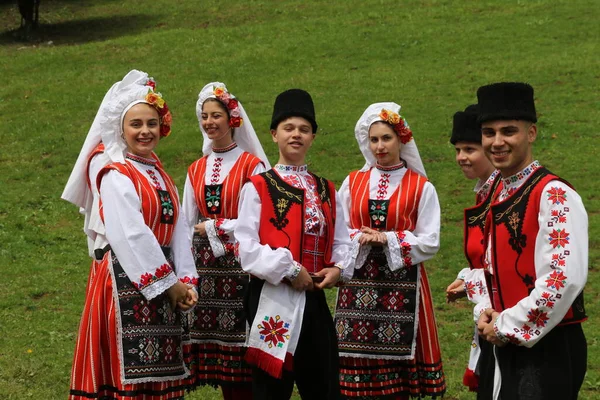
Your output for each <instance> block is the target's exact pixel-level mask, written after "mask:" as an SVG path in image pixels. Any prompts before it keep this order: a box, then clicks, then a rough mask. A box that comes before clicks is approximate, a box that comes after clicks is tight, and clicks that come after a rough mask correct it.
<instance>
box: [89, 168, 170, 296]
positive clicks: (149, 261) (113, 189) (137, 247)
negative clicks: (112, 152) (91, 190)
mask: <svg viewBox="0 0 600 400" xmlns="http://www.w3.org/2000/svg"><path fill="white" fill-rule="evenodd" d="M100 198H101V200H102V207H103V213H104V226H105V227H106V238H107V239H108V242H109V243H110V247H111V249H112V251H113V252H114V253H115V255H116V256H117V258H118V259H119V262H120V264H121V266H122V267H123V270H124V271H125V273H126V274H127V276H128V277H129V280H131V282H132V283H133V285H134V286H136V287H137V288H138V289H139V291H140V292H141V293H142V295H144V297H146V298H147V299H148V300H150V299H153V298H154V297H156V296H158V295H160V294H161V293H163V292H164V291H165V290H167V289H168V288H170V287H171V286H173V285H174V284H175V283H177V277H176V275H175V273H174V271H173V270H172V268H171V266H170V265H169V263H168V262H167V259H166V258H165V256H164V254H163V252H162V250H161V248H160V245H159V243H158V241H157V240H156V237H155V236H154V234H153V233H152V231H151V230H150V228H149V227H148V226H147V225H146V224H145V222H144V217H143V215H142V213H141V211H140V209H141V204H140V198H139V197H138V194H137V192H136V191H135V187H134V186H133V183H132V182H131V180H130V179H129V178H128V177H126V176H125V175H123V174H121V173H120V172H117V171H108V172H107V173H106V175H104V177H103V178H102V183H101V185H100Z"/></svg>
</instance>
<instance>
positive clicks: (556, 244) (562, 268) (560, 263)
mask: <svg viewBox="0 0 600 400" xmlns="http://www.w3.org/2000/svg"><path fill="white" fill-rule="evenodd" d="M538 223H539V228H540V229H539V232H538V234H537V237H536V240H535V272H536V281H535V286H534V288H533V290H532V291H531V293H530V294H529V296H527V297H525V298H523V299H522V300H521V301H519V302H518V303H517V304H516V305H515V306H513V307H511V308H508V309H506V310H504V311H502V313H500V316H499V317H498V318H497V319H496V323H495V326H494V329H495V331H496V335H497V336H498V337H499V338H500V339H502V340H505V341H510V342H512V343H515V344H518V345H522V346H526V347H532V346H533V345H535V344H536V343H537V342H538V341H539V340H540V339H541V338H543V337H544V336H545V335H546V334H547V333H548V332H549V331H550V330H552V329H553V328H554V327H555V326H556V325H558V324H559V323H560V322H561V321H562V319H563V318H564V316H565V315H566V313H567V312H568V310H569V308H570V307H571V305H572V304H573V301H574V300H575V298H576V297H577V296H578V295H579V293H581V291H582V290H583V287H584V286H585V283H586V281H587V274H588V218H587V213H586V211H585V208H584V206H583V202H582V201H581V197H580V196H579V195H578V194H577V192H575V190H573V189H571V188H570V187H569V186H568V185H567V184H565V183H563V182H561V181H550V182H549V183H548V184H547V185H546V186H545V187H544V191H543V194H542V197H541V199H540V208H539V214H538Z"/></svg>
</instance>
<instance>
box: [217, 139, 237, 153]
mask: <svg viewBox="0 0 600 400" xmlns="http://www.w3.org/2000/svg"><path fill="white" fill-rule="evenodd" d="M236 147H238V145H237V143H236V142H232V143H231V144H230V145H229V146H226V147H221V148H220V149H218V148H216V147H213V148H212V151H213V152H214V153H227V152H228V151H231V150H233V149H235V148H236Z"/></svg>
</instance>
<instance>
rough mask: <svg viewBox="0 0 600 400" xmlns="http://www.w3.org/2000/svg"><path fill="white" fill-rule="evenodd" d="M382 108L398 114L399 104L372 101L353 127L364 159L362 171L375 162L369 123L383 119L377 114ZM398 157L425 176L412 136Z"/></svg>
mask: <svg viewBox="0 0 600 400" xmlns="http://www.w3.org/2000/svg"><path fill="white" fill-rule="evenodd" d="M383 109H385V110H389V111H393V112H395V113H396V114H400V105H399V104H396V103H392V102H384V103H374V104H371V105H370V106H369V107H367V109H366V110H365V112H364V113H363V114H362V115H361V117H360V118H359V119H358V122H357V123H356V127H355V128H354V135H355V136H356V141H357V142H358V147H359V148H360V151H361V152H362V153H363V156H364V157H365V161H366V163H365V165H364V166H363V167H362V168H361V171H362V172H365V171H368V170H369V169H371V167H373V166H374V165H375V164H376V163H377V160H376V159H375V156H374V155H373V153H372V152H371V149H370V147H369V128H371V125H373V124H374V123H375V122H378V121H383V120H382V119H381V117H380V116H379V114H380V113H381V111H382V110H383ZM400 158H402V159H403V160H404V161H406V164H407V165H406V166H407V168H409V169H411V170H413V171H414V172H416V173H418V174H420V175H422V176H424V177H427V174H426V173H425V167H424V166H423V162H422V161H421V156H420V155H419V149H418V148H417V144H416V143H415V139H414V137H413V139H412V140H411V141H410V142H408V143H406V144H403V145H402V147H401V148H400Z"/></svg>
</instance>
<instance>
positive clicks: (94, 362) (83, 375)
mask: <svg viewBox="0 0 600 400" xmlns="http://www.w3.org/2000/svg"><path fill="white" fill-rule="evenodd" d="M109 268H110V252H107V253H106V254H105V256H104V259H103V260H102V261H101V262H96V261H93V262H92V267H91V270H90V276H89V279H88V284H87V290H86V299H85V307H84V309H83V315H82V316H81V322H80V324H79V333H78V336H77V343H76V345H75V354H74V358H73V368H72V370H71V388H70V396H69V399H72V400H75V399H91V398H100V399H119V400H134V399H142V398H143V399H145V400H159V399H183V395H184V392H185V389H186V386H185V383H184V380H182V379H178V380H172V381H163V382H146V383H135V384H122V383H121V365H120V359H119V349H118V343H117V341H118V339H117V316H116V312H117V311H116V306H115V299H114V295H113V281H112V278H111V274H110V271H109Z"/></svg>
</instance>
